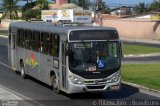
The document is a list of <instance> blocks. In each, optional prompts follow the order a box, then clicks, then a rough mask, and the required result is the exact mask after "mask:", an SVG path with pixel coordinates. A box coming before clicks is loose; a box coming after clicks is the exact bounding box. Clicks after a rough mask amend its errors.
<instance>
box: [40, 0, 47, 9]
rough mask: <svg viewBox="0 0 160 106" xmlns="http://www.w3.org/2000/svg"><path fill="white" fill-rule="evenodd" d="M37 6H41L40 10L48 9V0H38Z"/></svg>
mask: <svg viewBox="0 0 160 106" xmlns="http://www.w3.org/2000/svg"><path fill="white" fill-rule="evenodd" d="M37 6H39V8H40V10H42V9H48V0H37Z"/></svg>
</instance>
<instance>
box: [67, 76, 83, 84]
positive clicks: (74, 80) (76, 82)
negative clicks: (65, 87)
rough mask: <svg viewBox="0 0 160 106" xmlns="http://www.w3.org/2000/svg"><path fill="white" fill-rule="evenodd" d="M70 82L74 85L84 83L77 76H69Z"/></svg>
mask: <svg viewBox="0 0 160 106" xmlns="http://www.w3.org/2000/svg"><path fill="white" fill-rule="evenodd" d="M69 80H70V81H71V82H73V83H74V84H82V81H80V80H79V79H78V78H76V77H75V76H69Z"/></svg>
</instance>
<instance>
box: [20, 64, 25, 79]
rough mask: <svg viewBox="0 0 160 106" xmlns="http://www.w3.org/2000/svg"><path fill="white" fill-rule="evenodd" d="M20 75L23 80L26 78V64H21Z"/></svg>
mask: <svg viewBox="0 0 160 106" xmlns="http://www.w3.org/2000/svg"><path fill="white" fill-rule="evenodd" d="M20 74H21V77H22V78H23V79H25V78H26V74H25V69H24V63H23V62H21V63H20Z"/></svg>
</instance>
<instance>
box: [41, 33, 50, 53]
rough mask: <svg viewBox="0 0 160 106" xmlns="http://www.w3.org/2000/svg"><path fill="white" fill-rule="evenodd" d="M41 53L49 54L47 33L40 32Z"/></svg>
mask: <svg viewBox="0 0 160 106" xmlns="http://www.w3.org/2000/svg"><path fill="white" fill-rule="evenodd" d="M41 52H42V53H44V54H49V33H46V32H41Z"/></svg>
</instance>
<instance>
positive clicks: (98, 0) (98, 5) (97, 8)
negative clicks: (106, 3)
mask: <svg viewBox="0 0 160 106" xmlns="http://www.w3.org/2000/svg"><path fill="white" fill-rule="evenodd" d="M101 11H102V0H94V22H96V21H97V19H99V21H100V25H101V26H102V19H101V18H102V17H101Z"/></svg>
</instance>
